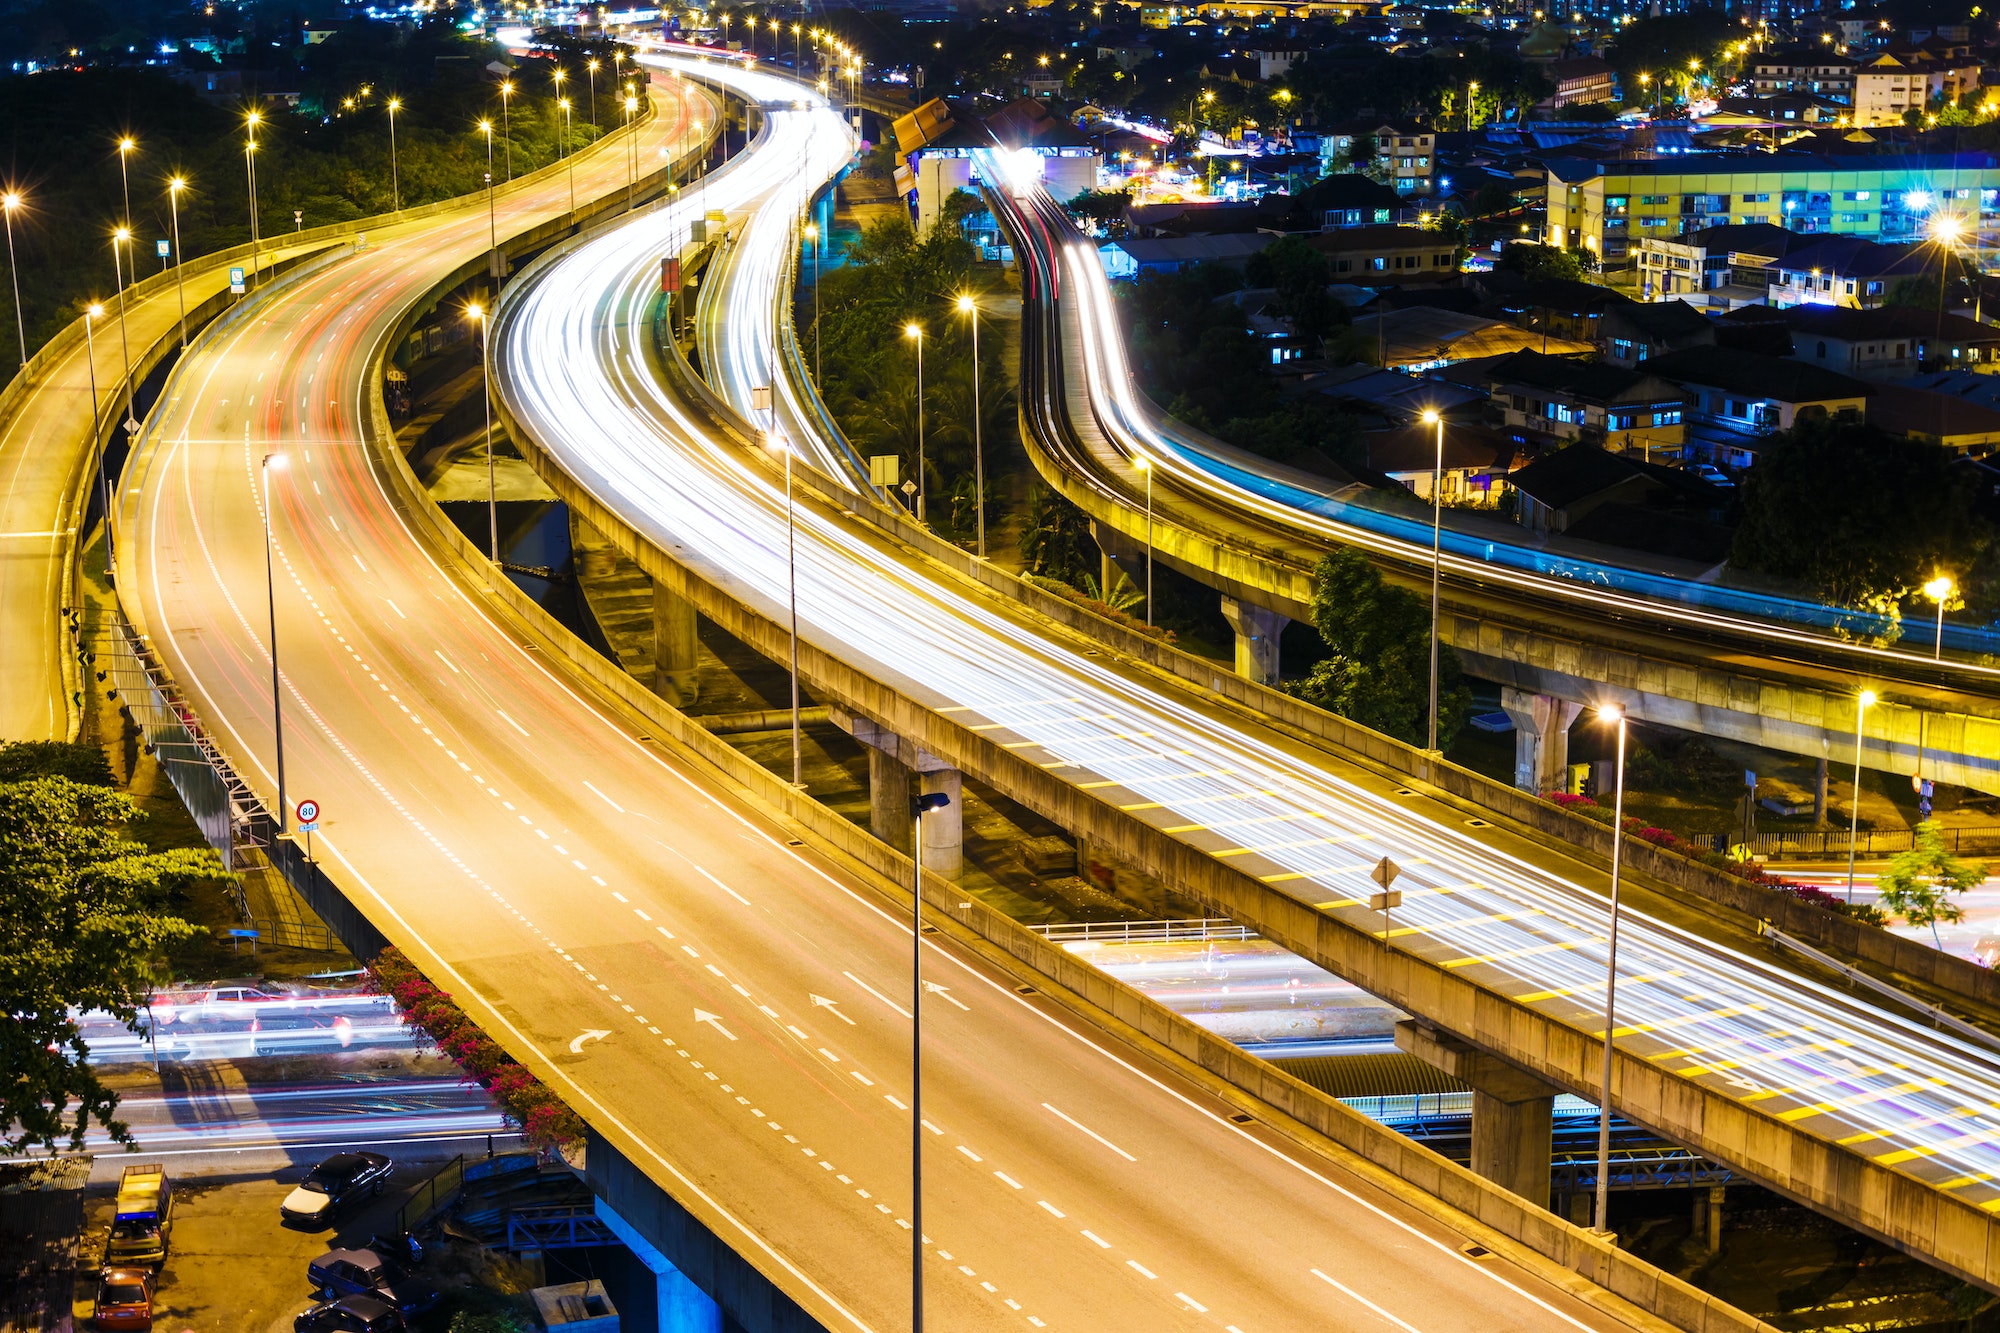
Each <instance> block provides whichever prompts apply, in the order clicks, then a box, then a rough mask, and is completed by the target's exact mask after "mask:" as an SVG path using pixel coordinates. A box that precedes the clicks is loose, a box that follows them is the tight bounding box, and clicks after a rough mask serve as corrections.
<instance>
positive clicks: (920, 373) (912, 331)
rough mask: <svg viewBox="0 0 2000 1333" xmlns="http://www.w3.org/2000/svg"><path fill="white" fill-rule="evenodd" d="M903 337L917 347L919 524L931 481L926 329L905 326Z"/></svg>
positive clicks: (916, 325)
mask: <svg viewBox="0 0 2000 1333" xmlns="http://www.w3.org/2000/svg"><path fill="white" fill-rule="evenodd" d="M903 336H904V337H905V338H908V339H909V340H910V341H911V342H913V343H915V344H916V345H917V522H919V523H921V522H923V521H924V497H925V493H926V492H927V491H928V490H929V488H930V480H929V478H928V477H926V476H925V475H924V327H923V325H921V324H915V323H911V324H905V325H904V326H903Z"/></svg>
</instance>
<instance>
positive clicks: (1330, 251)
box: [1308, 226, 1458, 287]
mask: <svg viewBox="0 0 2000 1333" xmlns="http://www.w3.org/2000/svg"><path fill="white" fill-rule="evenodd" d="M1308 244H1310V245H1311V246H1312V248H1313V249H1315V250H1317V251H1319V252H1320V253H1321V254H1323V255H1325V256H1326V258H1327V262H1328V263H1329V264H1330V265H1331V266H1332V268H1333V275H1334V281H1335V282H1351V283H1355V284H1357V285H1359V286H1363V287H1384V286H1401V285H1404V284H1407V283H1413V282H1424V283H1438V282H1447V281H1451V280H1454V279H1456V278H1457V276H1458V266H1457V263H1456V262H1455V261H1456V260H1457V257H1458V247H1457V244H1456V243H1455V242H1454V241H1453V240H1452V238H1451V237H1449V236H1447V235H1445V234H1444V233H1443V232H1439V231H1427V230H1425V229H1424V228H1422V227H1380V226H1376V227H1349V228H1343V229H1341V230H1339V231H1329V232H1323V233H1321V234H1320V235H1318V236H1315V237H1312V238H1311V239H1310V241H1309V242H1308Z"/></svg>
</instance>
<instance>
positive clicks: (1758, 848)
mask: <svg viewBox="0 0 2000 1333" xmlns="http://www.w3.org/2000/svg"><path fill="white" fill-rule="evenodd" d="M1847 833H1848V831H1847V830H1846V829H1811V830H1805V831H1800V832H1797V833H1790V832H1787V833H1755V834H1752V835H1751V837H1750V844H1749V845H1750V850H1751V852H1752V853H1753V854H1755V855H1757V856H1770V857H1781V856H1794V857H1805V856H1846V855H1847V841H1848V839H1847ZM1938 836H1939V837H1940V838H1941V839H1942V840H1943V841H1944V845H1945V849H1946V850H1947V851H1950V852H1961V851H1972V850H1975V849H1982V848H1987V847H1992V848H2000V826H1988V825H1982V826H1979V827H1976V828H1941V829H1939V830H1938ZM1731 841H1740V839H1734V838H1732V839H1731ZM1916 841H1917V834H1916V830H1915V829H1863V830H1862V831H1861V833H1860V835H1859V836H1858V837H1856V838H1855V839H1854V852H1855V855H1857V856H1874V855H1877V854H1886V853H1890V852H1907V851H1909V850H1910V848H1911V847H1913V846H1915V845H1916Z"/></svg>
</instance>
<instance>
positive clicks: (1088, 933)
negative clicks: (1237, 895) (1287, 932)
mask: <svg viewBox="0 0 2000 1333" xmlns="http://www.w3.org/2000/svg"><path fill="white" fill-rule="evenodd" d="M1028 929H1029V930H1032V931H1034V932H1035V933H1036V934H1038V935H1040V936H1042V938H1044V939H1046V940H1048V941H1050V942H1051V943H1054V944H1071V943H1074V942H1076V941H1078V940H1088V941H1090V942H1091V943H1093V944H1138V943H1142V942H1148V941H1158V940H1250V939H1255V938H1257V932H1256V931H1254V930H1251V929H1250V928H1249V927H1248V926H1240V925H1238V924H1236V923H1235V922H1234V921H1231V920H1229V919H1228V918H1227V917H1208V918H1200V919H1190V920H1185V921H1064V922H1058V923H1056V924H1053V925H1046V926H1029V927H1028Z"/></svg>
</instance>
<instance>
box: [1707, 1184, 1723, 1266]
mask: <svg viewBox="0 0 2000 1333" xmlns="http://www.w3.org/2000/svg"><path fill="white" fill-rule="evenodd" d="M1724 1192H1725V1191H1724V1189H1723V1187H1722V1186H1721V1185H1710V1186H1709V1187H1708V1218H1707V1221H1708V1252H1709V1253H1710V1254H1714V1253H1715V1252H1716V1251H1717V1250H1719V1249H1721V1248H1722V1198H1723V1194H1724Z"/></svg>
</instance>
